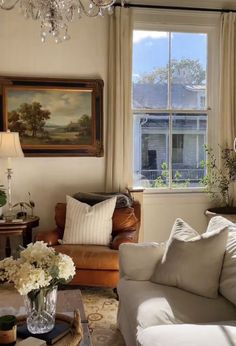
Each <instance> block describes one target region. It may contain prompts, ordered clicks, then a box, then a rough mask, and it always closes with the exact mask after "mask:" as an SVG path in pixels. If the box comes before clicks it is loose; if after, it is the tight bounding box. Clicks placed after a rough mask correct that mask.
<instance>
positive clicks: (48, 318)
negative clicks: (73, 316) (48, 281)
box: [24, 286, 57, 334]
mask: <svg viewBox="0 0 236 346" xmlns="http://www.w3.org/2000/svg"><path fill="white" fill-rule="evenodd" d="M24 302H25V307H26V311H27V319H26V323H27V328H28V330H29V332H30V333H32V334H42V333H48V332H50V331H51V330H52V329H53V328H54V325H55V314H56V302H57V286H56V287H44V288H41V289H38V290H33V291H31V292H29V293H28V294H27V295H26V296H24Z"/></svg>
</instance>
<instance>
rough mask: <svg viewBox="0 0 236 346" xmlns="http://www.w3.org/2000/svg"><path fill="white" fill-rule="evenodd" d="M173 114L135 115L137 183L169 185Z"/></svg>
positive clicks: (146, 185)
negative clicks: (170, 125)
mask: <svg viewBox="0 0 236 346" xmlns="http://www.w3.org/2000/svg"><path fill="white" fill-rule="evenodd" d="M169 123H170V120H169V115H168V114H154V115H153V114H142V115H140V114H136V115H135V117H134V186H144V187H161V188H165V187H169V173H168V162H169Z"/></svg>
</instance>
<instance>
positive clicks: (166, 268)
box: [151, 219, 228, 298]
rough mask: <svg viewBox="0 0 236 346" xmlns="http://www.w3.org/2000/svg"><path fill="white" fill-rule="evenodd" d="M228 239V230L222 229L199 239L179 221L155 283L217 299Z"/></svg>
mask: <svg viewBox="0 0 236 346" xmlns="http://www.w3.org/2000/svg"><path fill="white" fill-rule="evenodd" d="M181 228H183V233H182V232H181ZM187 230H189V234H188V231H187ZM196 234H197V235H196ZM227 237H228V229H227V228H225V227H223V226H222V225H220V226H219V227H218V228H216V229H215V230H214V231H212V232H206V233H204V234H201V235H199V234H198V233H197V232H196V231H194V230H193V229H192V228H191V227H190V226H189V225H188V224H186V223H185V222H184V221H183V220H181V219H177V220H176V221H175V224H174V226H173V229H172V232H171V235H170V239H169V240H168V244H167V247H166V251H165V254H164V256H163V259H162V261H161V262H160V263H158V264H157V266H156V269H155V271H154V273H153V276H152V278H151V281H153V282H156V283H159V284H163V285H168V286H174V287H178V288H181V289H184V290H186V291H189V292H192V293H195V294H198V295H202V296H205V297H208V298H216V297H217V294H218V287H219V278H220V273H221V268H222V262H223V257H224V253H225V246H226V241H227Z"/></svg>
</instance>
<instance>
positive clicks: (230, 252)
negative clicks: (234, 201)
mask: <svg viewBox="0 0 236 346" xmlns="http://www.w3.org/2000/svg"><path fill="white" fill-rule="evenodd" d="M220 226H221V227H227V228H228V231H229V233H228V239H227V243H226V251H225V257H224V261H223V267H222V274H221V278H220V293H221V294H222V295H223V296H224V297H225V298H226V299H228V300H230V301H231V302H232V303H233V304H234V305H236V225H235V224H234V223H232V222H231V221H229V220H227V219H226V218H224V217H222V216H215V217H213V218H212V219H211V220H210V222H209V225H208V228H207V231H208V232H212V231H214V229H215V228H216V227H220Z"/></svg>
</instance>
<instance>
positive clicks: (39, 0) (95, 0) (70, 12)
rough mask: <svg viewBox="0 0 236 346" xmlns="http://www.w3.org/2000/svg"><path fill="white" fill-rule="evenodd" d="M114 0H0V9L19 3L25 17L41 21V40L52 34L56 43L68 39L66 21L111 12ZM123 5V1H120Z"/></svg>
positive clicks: (12, 6)
mask: <svg viewBox="0 0 236 346" xmlns="http://www.w3.org/2000/svg"><path fill="white" fill-rule="evenodd" d="M115 2H116V0H83V1H82V0H0V9H3V10H12V9H13V8H14V7H15V6H16V5H17V4H19V7H20V10H21V12H22V13H23V14H24V16H25V18H32V19H34V20H39V21H40V22H41V41H42V42H45V40H46V38H47V37H48V36H52V37H53V38H54V41H55V42H56V43H60V42H62V41H66V40H69V39H70V36H69V34H68V23H69V22H71V21H72V20H73V19H74V18H75V17H78V18H81V16H82V15H83V14H84V15H86V16H88V17H97V16H103V15H104V14H105V13H108V14H112V12H113V5H114V3H115ZM121 4H122V5H124V1H122V2H121Z"/></svg>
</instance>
